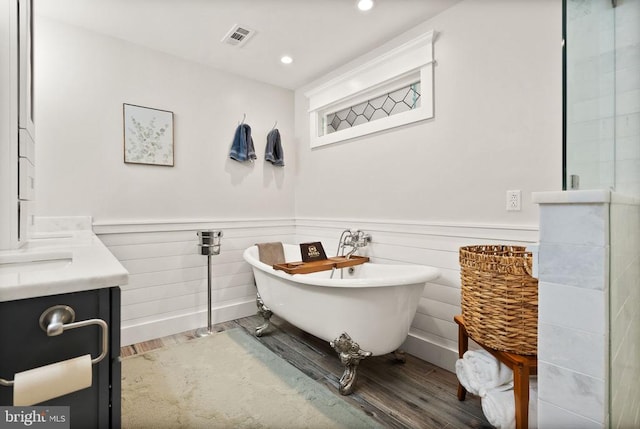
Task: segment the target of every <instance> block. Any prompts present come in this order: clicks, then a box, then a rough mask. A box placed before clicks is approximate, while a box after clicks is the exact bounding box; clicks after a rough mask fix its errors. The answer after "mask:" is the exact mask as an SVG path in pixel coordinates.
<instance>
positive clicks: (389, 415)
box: [121, 316, 492, 429]
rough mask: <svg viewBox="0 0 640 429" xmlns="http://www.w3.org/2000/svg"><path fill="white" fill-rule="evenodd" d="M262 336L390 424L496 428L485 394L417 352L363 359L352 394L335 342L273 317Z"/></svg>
mask: <svg viewBox="0 0 640 429" xmlns="http://www.w3.org/2000/svg"><path fill="white" fill-rule="evenodd" d="M261 323H262V318H260V317H259V316H250V317H245V318H242V319H238V320H234V321H230V322H224V323H220V324H217V325H215V326H214V329H215V330H216V331H217V332H220V331H224V330H227V329H233V328H241V329H244V330H246V331H247V332H249V333H250V334H251V335H253V334H254V329H255V328H256V327H257V326H259V325H260V324H261ZM193 338H195V337H194V332H193V331H191V332H185V333H182V334H177V335H171V336H168V337H164V338H160V339H156V340H151V341H146V342H144V343H139V344H134V345H131V346H126V347H123V348H122V349H121V356H122V357H123V358H126V357H127V356H132V355H135V354H140V353H144V352H145V351H149V350H153V349H157V348H161V347H165V346H168V345H174V344H180V343H182V342H185V341H190V340H191V339H193ZM258 340H259V341H260V342H261V343H262V344H264V345H265V347H267V348H268V349H270V350H271V351H273V352H274V353H276V354H277V355H279V356H280V357H282V358H283V359H285V360H286V361H288V362H289V363H291V364H292V365H293V366H295V367H296V368H298V369H299V370H300V371H302V372H303V373H305V374H306V375H307V376H309V377H310V378H312V379H313V380H315V381H316V382H318V383H320V384H323V385H325V386H326V387H327V388H328V389H329V390H330V391H331V392H333V393H334V394H335V395H336V397H337V398H340V399H341V400H343V401H345V402H347V403H349V404H351V405H352V406H353V407H356V408H358V409H361V410H363V411H364V412H365V413H366V414H368V415H370V416H371V417H373V418H374V419H375V420H377V421H378V422H379V423H381V424H382V425H383V426H385V427H388V428H434V429H435V428H437V429H441V428H446V429H456V428H460V429H462V428H491V427H492V426H491V425H490V424H489V423H488V422H487V420H486V419H485V418H484V415H483V414H482V408H481V406H480V398H478V397H475V396H473V395H471V394H468V395H467V399H466V401H463V402H460V401H458V399H457V397H456V389H457V379H456V376H455V374H453V373H451V372H449V371H446V370H443V369H441V368H439V367H437V366H435V365H432V364H430V363H428V362H425V361H423V360H421V359H418V358H416V357H414V356H411V355H408V354H407V355H406V358H407V361H406V363H404V364H403V363H399V362H398V361H396V360H395V359H394V358H393V356H392V355H385V356H373V357H369V358H366V359H364V360H362V361H361V362H360V366H359V368H358V381H357V385H356V390H355V392H354V393H353V394H351V395H349V396H342V395H340V394H339V393H338V380H339V378H340V376H341V375H342V372H343V369H344V368H343V366H342V365H341V363H340V359H339V358H338V355H337V353H336V352H335V351H334V350H333V349H332V348H331V346H329V344H328V343H327V342H325V341H323V340H320V339H319V338H316V337H314V336H312V335H310V334H307V333H306V332H303V331H301V330H300V329H298V328H296V327H295V326H292V325H291V324H289V323H287V322H285V321H284V320H282V319H279V318H278V317H277V316H273V317H272V318H271V327H270V328H269V330H268V331H267V333H266V334H265V335H263V336H262V337H260V338H258Z"/></svg>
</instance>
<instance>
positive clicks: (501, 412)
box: [480, 377, 538, 429]
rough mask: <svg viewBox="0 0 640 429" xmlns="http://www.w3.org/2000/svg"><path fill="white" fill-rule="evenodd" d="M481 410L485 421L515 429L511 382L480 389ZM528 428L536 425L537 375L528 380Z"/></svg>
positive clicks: (505, 428) (498, 426) (534, 427)
mask: <svg viewBox="0 0 640 429" xmlns="http://www.w3.org/2000/svg"><path fill="white" fill-rule="evenodd" d="M480 396H481V397H482V412H483V413H484V416H485V417H486V418H487V421H488V422H489V423H490V424H491V425H492V426H495V427H496V428H498V429H515V427H516V405H515V398H514V395H513V383H509V384H505V385H503V386H498V387H494V388H492V389H488V390H484V389H483V390H481V391H480ZM528 420H529V429H536V428H537V427H538V385H537V377H532V378H531V379H530V380H529V419H528Z"/></svg>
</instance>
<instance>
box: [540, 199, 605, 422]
mask: <svg viewBox="0 0 640 429" xmlns="http://www.w3.org/2000/svg"><path fill="white" fill-rule="evenodd" d="M542 194H543V195H542V196H539V195H536V194H534V200H535V201H536V202H538V203H540V248H539V256H538V258H539V259H538V260H539V266H538V274H539V276H538V279H539V307H538V309H539V313H538V425H539V427H541V428H558V429H564V428H566V429H570V428H571V429H572V428H577V427H580V428H604V427H606V420H607V413H608V410H607V408H608V406H607V404H608V399H607V382H608V381H607V380H608V371H607V357H608V332H607V326H608V322H607V313H608V312H607V309H608V305H607V301H608V293H609V291H608V259H609V258H608V253H609V208H608V206H609V205H608V201H609V192H608V191H570V192H552V193H542ZM567 199H574V201H567Z"/></svg>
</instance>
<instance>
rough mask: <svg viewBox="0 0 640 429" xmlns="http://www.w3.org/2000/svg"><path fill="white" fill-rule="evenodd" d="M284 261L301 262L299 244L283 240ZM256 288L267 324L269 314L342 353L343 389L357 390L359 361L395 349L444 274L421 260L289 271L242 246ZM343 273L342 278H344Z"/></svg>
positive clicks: (252, 248)
mask: <svg viewBox="0 0 640 429" xmlns="http://www.w3.org/2000/svg"><path fill="white" fill-rule="evenodd" d="M283 247H284V253H285V260H286V261H287V262H294V261H300V260H301V259H302V258H301V255H300V248H299V246H298V245H291V244H284V245H283ZM243 256H244V259H245V260H246V261H247V262H248V263H249V264H251V266H252V267H253V274H254V276H255V280H256V286H257V287H258V309H259V312H260V314H262V316H263V317H264V318H265V324H264V325H262V326H261V327H259V328H258V329H257V330H256V335H258V336H260V335H262V333H263V332H264V331H265V329H266V328H267V327H268V319H269V317H270V316H271V313H273V314H276V315H277V316H279V317H281V318H283V319H284V320H286V321H287V322H289V323H291V324H293V325H295V326H297V327H298V328H300V329H302V330H304V331H306V332H308V333H310V334H312V335H315V336H316V337H318V338H321V339H323V340H325V341H329V342H330V343H331V346H332V347H333V348H334V349H335V350H336V351H337V352H338V353H339V354H340V359H341V361H342V363H343V364H344V365H345V367H346V369H345V373H344V374H343V376H342V378H341V379H340V393H342V394H344V395H347V394H350V393H351V392H352V391H353V388H354V384H355V378H356V369H357V365H358V363H359V361H360V360H361V359H362V358H364V357H367V356H371V355H374V356H377V355H383V354H386V353H391V352H394V351H396V350H397V349H398V347H400V345H401V344H402V343H403V342H404V341H405V339H406V337H407V334H408V333H409V328H410V326H411V322H412V321H413V317H414V316H415V313H416V309H417V308H418V302H419V300H420V296H421V294H422V291H423V289H424V285H425V282H427V281H430V280H433V279H435V278H437V277H438V276H439V275H440V272H439V271H438V269H436V268H433V267H427V266H422V265H387V264H375V263H365V264H362V265H356V266H354V267H353V269H350V268H343V269H342V273H341V272H340V271H341V270H340V269H339V270H336V272H335V273H334V274H333V278H330V276H331V271H321V272H317V273H311V274H293V275H292V274H287V273H285V272H284V271H279V270H274V269H273V268H272V267H271V266H269V265H267V264H264V263H262V262H260V260H259V259H258V247H257V246H252V247H249V248H248V249H246V250H245V251H244V254H243ZM341 277H342V278H341Z"/></svg>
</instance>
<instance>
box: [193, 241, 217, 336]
mask: <svg viewBox="0 0 640 429" xmlns="http://www.w3.org/2000/svg"><path fill="white" fill-rule="evenodd" d="M198 237H200V243H199V244H198V246H200V254H201V255H207V326H206V327H205V328H198V329H197V330H196V337H206V336H208V335H211V334H213V329H212V328H213V324H212V321H211V255H219V254H220V238H221V237H222V231H214V230H204V231H198Z"/></svg>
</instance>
